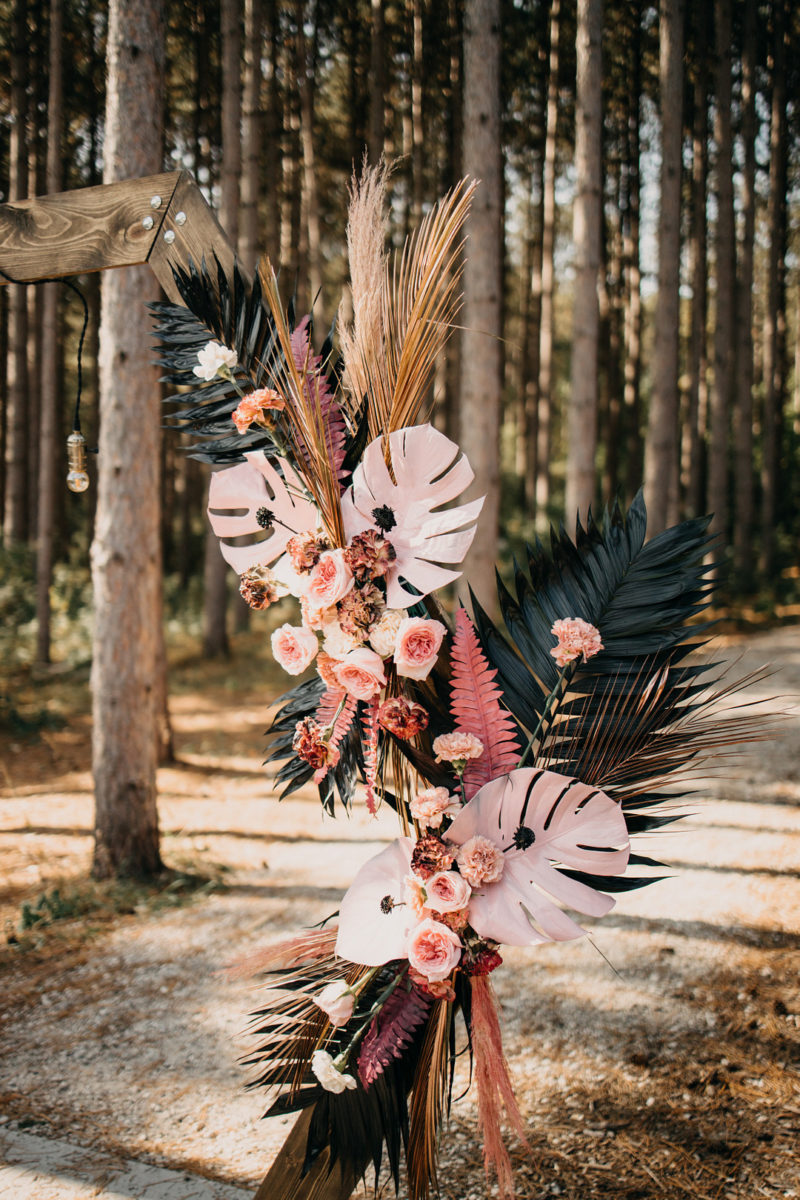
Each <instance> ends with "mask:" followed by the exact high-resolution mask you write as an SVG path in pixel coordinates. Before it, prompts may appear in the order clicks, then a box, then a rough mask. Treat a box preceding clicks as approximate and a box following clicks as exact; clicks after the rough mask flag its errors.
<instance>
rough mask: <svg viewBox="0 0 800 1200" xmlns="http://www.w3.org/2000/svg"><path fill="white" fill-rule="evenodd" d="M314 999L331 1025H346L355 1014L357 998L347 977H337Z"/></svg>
mask: <svg viewBox="0 0 800 1200" xmlns="http://www.w3.org/2000/svg"><path fill="white" fill-rule="evenodd" d="M312 999H313V1001H314V1003H315V1004H316V1005H317V1007H318V1008H321V1009H322V1011H323V1012H324V1013H325V1015H326V1016H327V1018H328V1020H329V1021H330V1023H331V1025H336V1026H340V1025H346V1024H347V1022H348V1021H349V1020H350V1018H351V1017H352V1015H353V1005H354V1004H355V999H356V998H355V995H354V993H353V992H352V990H351V988H350V985H349V984H348V982H347V980H346V979H335V980H334V981H333V983H329V984H328V986H327V987H324V988H323V989H322V991H321V992H320V994H319V995H318V996H313V997H312Z"/></svg>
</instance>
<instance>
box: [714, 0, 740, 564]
mask: <svg viewBox="0 0 800 1200" xmlns="http://www.w3.org/2000/svg"><path fill="white" fill-rule="evenodd" d="M714 21H715V39H716V62H715V76H716V80H715V92H716V103H715V106H714V140H715V142H716V144H717V169H716V179H717V237H716V245H717V270H716V282H717V316H716V323H715V327H714V377H713V382H712V386H711V394H710V399H709V424H710V441H709V448H708V510H709V512H710V513H711V514H712V523H711V530H712V532H713V533H716V534H719V535H720V536H721V537H722V538H723V542H727V537H728V435H729V427H730V412H731V397H732V393H733V371H732V367H733V345H734V334H735V320H734V319H735V312H736V304H735V301H736V290H735V270H734V259H735V243H734V236H735V233H734V218H733V150H732V131H731V38H732V32H731V0H715V4H714Z"/></svg>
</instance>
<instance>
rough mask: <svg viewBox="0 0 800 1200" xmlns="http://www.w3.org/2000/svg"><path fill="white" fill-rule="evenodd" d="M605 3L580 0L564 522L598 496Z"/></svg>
mask: <svg viewBox="0 0 800 1200" xmlns="http://www.w3.org/2000/svg"><path fill="white" fill-rule="evenodd" d="M602 28H603V5H602V0H578V28H577V87H576V106H575V107H576V112H575V176H576V178H575V209H574V218H573V240H574V243H575V300H574V306H573V333H572V365H571V385H570V398H569V403H568V406H567V491H566V505H565V507H566V519H567V522H568V523H571V522H572V520H573V518H574V515H575V514H576V513H579V514H580V515H581V516H583V517H584V518H585V516H586V513H587V510H588V509H589V506H590V505H591V504H592V501H593V500H594V497H595V451H596V448H597V363H598V340H597V337H598V325H599V312H598V303H597V277H598V272H599V269H600V199H601V192H602V176H601V163H600V154H601V146H602V127H603V126H602V103H603V97H602V71H601V68H602V57H601V56H602Z"/></svg>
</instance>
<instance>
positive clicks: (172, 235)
mask: <svg viewBox="0 0 800 1200" xmlns="http://www.w3.org/2000/svg"><path fill="white" fill-rule="evenodd" d="M214 255H216V256H217V258H218V259H219V261H220V262H221V264H222V266H223V268H224V270H225V273H226V274H227V275H228V276H230V275H231V274H232V271H233V262H234V250H233V246H232V245H231V243H230V242H229V241H228V236H227V234H226V233H225V230H224V229H223V228H222V226H221V225H220V223H219V221H218V220H217V218H216V216H215V214H214V211H213V209H211V208H210V207H209V205H208V204H207V202H206V199H205V196H204V195H203V193H202V192H201V191H200V188H199V187H198V186H197V184H196V183H195V181H194V178H193V177H192V175H191V174H190V173H189V172H188V171H181V172H180V175H179V176H178V180H177V183H176V185H175V189H174V191H173V192H172V195H171V197H170V201H169V205H168V207H167V211H166V213H165V215H164V219H163V221H162V223H161V226H160V228H159V230H158V235H157V237H156V238H155V240H154V241H153V246H152V250H151V251H150V254H149V256H148V259H147V261H148V263H149V264H150V266H151V267H152V269H153V274H154V275H155V277H156V279H157V280H158V282H159V283H160V284H161V286H162V288H163V289H164V291H165V292H166V294H167V296H168V297H169V298H170V300H173V301H174V302H175V303H176V304H180V303H181V298H180V296H179V295H178V291H177V288H176V287H175V282H174V280H173V277H172V267H173V266H176V267H177V266H181V267H185V266H187V265H188V262H189V259H190V258H191V259H192V260H193V262H195V263H197V264H198V266H199V264H200V262H201V261H202V259H203V257H205V259H206V262H207V263H208V264H209V266H212V265H213V258H214ZM215 278H216V276H215Z"/></svg>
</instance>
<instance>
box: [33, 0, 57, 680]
mask: <svg viewBox="0 0 800 1200" xmlns="http://www.w3.org/2000/svg"><path fill="white" fill-rule="evenodd" d="M63 24H64V22H63V10H62V0H50V68H49V75H50V83H49V95H48V100H47V169H46V187H47V191H48V192H51V193H52V192H60V191H61V188H62V169H61V143H62V138H63V132H64V88H63V59H62V48H61V43H62V39H63ZM58 290H59V285H58V284H57V283H46V284H45V285H44V287H43V289H42V291H43V293H44V294H43V296H42V359H41V376H42V378H41V385H40V387H41V391H40V396H41V410H40V431H39V436H40V448H39V511H38V524H37V531H36V659H37V662H39V663H49V662H50V584H51V581H52V578H53V534H54V523H55V498H56V492H55V474H56V448H57V439H58V427H59V420H58V402H59V369H58V366H59V364H58V359H59V354H58V346H59V328H58Z"/></svg>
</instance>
